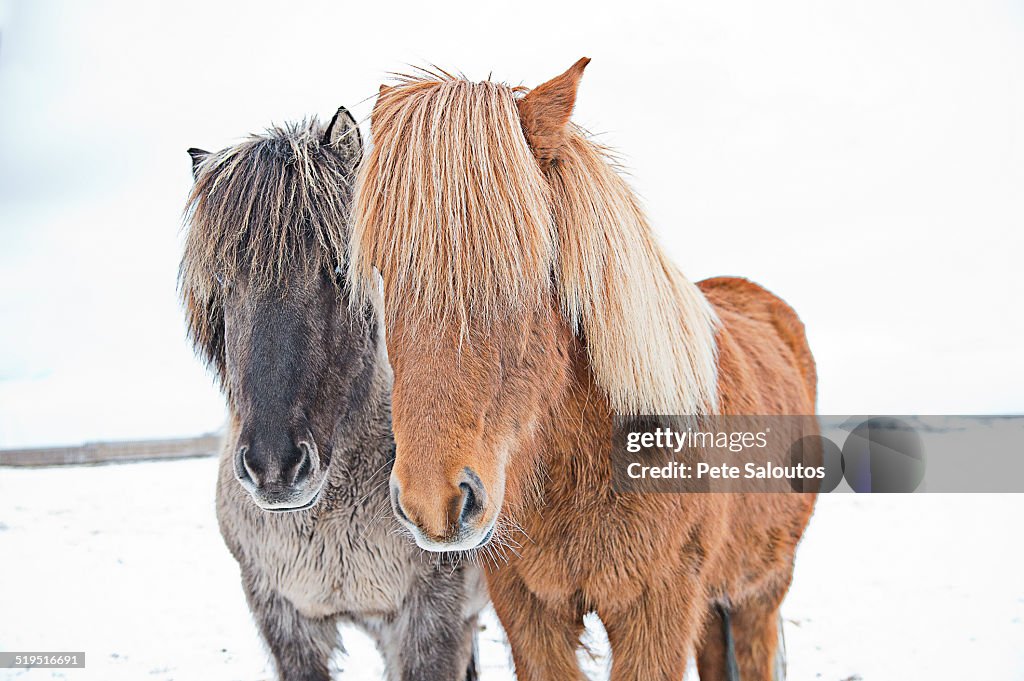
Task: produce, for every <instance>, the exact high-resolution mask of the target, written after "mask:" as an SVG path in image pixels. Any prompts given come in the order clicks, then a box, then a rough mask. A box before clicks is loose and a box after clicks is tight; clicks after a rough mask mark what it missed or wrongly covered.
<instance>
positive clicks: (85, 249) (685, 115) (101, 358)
mask: <svg viewBox="0 0 1024 681" xmlns="http://www.w3.org/2000/svg"><path fill="white" fill-rule="evenodd" d="M570 5H571V3H556V2H550V1H545V2H532V1H527V2H524V1H522V0H520V1H517V2H514V3H501V2H480V1H479V0H475V1H472V2H450V3H443V2H437V3H423V2H404V1H402V2H398V1H393V0H392V1H386V2H365V3H342V2H331V3H302V2H291V3H279V2H278V3H270V2H266V3H264V2H245V3H238V4H236V5H233V6H229V5H228V4H227V3H211V2H175V3H140V2H130V1H125V2H88V3H82V2H49V1H46V0H25V1H24V2H13V3H7V4H3V3H2V2H0V30H2V43H0V447H3V446H21V445H35V444H51V443H70V442H79V441H83V440H94V439H101V438H102V439H109V438H135V437H161V436H170V435H188V434H193V433H200V432H204V431H209V430H211V429H215V428H217V427H219V426H220V424H221V422H222V420H223V408H222V403H221V398H220V396H219V394H218V393H217V392H216V390H215V389H214V387H213V385H212V382H211V380H210V378H209V376H208V375H207V374H206V372H205V370H204V369H203V368H202V367H201V366H200V364H199V363H198V361H196V360H195V359H194V357H193V356H192V352H191V349H190V348H189V347H188V345H187V344H186V342H185V338H184V330H183V323H182V317H181V313H180V310H179V308H178V304H177V299H176V293H175V273H176V267H177V261H178V257H179V248H180V233H179V229H180V214H181V209H182V207H183V202H184V198H185V195H186V193H187V191H188V188H189V184H190V180H191V178H190V166H189V159H188V156H187V155H186V154H185V149H186V148H187V147H190V146H200V147H205V148H207V149H215V148H220V147H222V146H225V145H227V144H230V143H231V142H233V141H234V140H236V139H238V138H239V137H241V136H242V135H244V134H245V133H248V132H251V131H258V130H260V129H262V128H263V127H265V126H266V125H267V124H268V123H270V122H281V121H286V120H291V119H295V118H301V117H303V116H308V115H314V114H316V115H319V116H321V117H327V116H329V115H330V114H331V113H332V112H333V110H334V109H335V108H336V107H337V106H338V105H339V104H344V105H346V106H348V107H349V108H350V109H352V110H353V112H354V113H355V114H356V115H357V117H360V118H363V117H365V116H367V115H368V114H369V111H370V108H371V106H372V98H371V96H372V95H373V94H374V93H376V91H377V86H378V84H379V83H380V82H381V80H382V79H383V78H384V77H385V76H386V73H387V72H389V71H393V70H401V69H403V68H405V65H406V64H427V63H436V64H438V65H441V66H443V67H446V68H451V69H459V70H462V71H464V72H465V73H466V74H467V75H468V76H469V77H471V78H474V79H482V78H485V77H487V76H488V74H489V73H492V72H493V77H494V78H495V79H496V80H503V81H507V82H510V83H513V84H525V85H536V84H538V83H540V82H542V81H543V80H545V79H547V78H549V77H551V76H553V75H555V74H557V73H559V72H561V71H562V70H564V69H565V68H567V67H568V66H569V65H570V64H572V63H573V62H574V61H575V60H576V59H577V58H578V57H581V56H584V55H585V56H590V57H592V58H593V60H594V61H593V63H592V64H591V65H590V66H589V67H588V69H587V73H586V75H585V76H584V79H583V84H582V86H581V92H580V98H579V102H578V105H577V109H576V120H577V121H578V122H580V123H582V124H583V125H585V126H586V127H588V128H589V129H591V130H592V131H594V132H597V133H600V134H601V135H602V139H603V140H604V141H605V142H607V143H610V144H612V145H613V146H616V147H618V148H619V150H620V151H621V152H622V153H623V155H624V156H625V158H626V161H627V163H628V165H629V166H630V168H631V169H632V177H631V181H632V182H633V184H634V186H635V187H636V188H637V189H638V191H639V192H640V193H641V194H642V196H643V197H644V200H645V202H646V205H647V207H648V210H649V212H650V214H651V216H652V219H653V223H654V225H655V227H656V229H657V231H658V233H659V236H660V238H661V240H662V243H663V244H664V245H665V246H666V248H668V249H669V251H670V252H671V254H672V255H673V257H674V259H675V260H676V262H677V263H678V264H679V266H680V267H681V268H682V270H683V272H685V273H686V274H687V275H688V276H689V277H690V278H692V279H700V278H703V277H707V276H713V275H718V274H739V275H744V276H748V277H750V278H752V279H754V280H756V281H758V282H760V283H762V284H764V285H765V286H767V287H769V288H770V289H772V290H773V291H775V292H776V293H778V294H779V295H781V296H782V297H784V298H785V299H786V300H787V301H789V302H790V303H791V304H792V305H793V306H794V307H795V308H796V310H797V311H798V312H799V313H800V314H801V316H802V317H803V319H804V320H805V322H806V324H807V327H808V332H809V336H810V340H811V344H812V349H813V350H814V352H815V354H816V356H817V360H818V365H819V376H820V403H819V410H820V411H821V412H822V413H836V414H845V413H986V412H993V413H1003V412H1018V413H1019V412H1021V411H1024V357H1022V345H1024V343H1022V341H1024V303H1022V299H1024V295H1022V294H1024V283H1022V277H1021V264H1020V263H1021V256H1022V254H1024V234H1022V233H1024V198H1022V188H1024V133H1022V130H1024V39H1022V38H1024V35H1022V34H1024V3H1020V2H986V1H984V0H972V2H962V1H956V2H947V1H944V0H942V1H937V0H921V1H905V0H871V1H866V2H855V3H854V2H847V1H842V0H832V1H825V0H806V1H793V0H776V1H775V2H771V3H766V2H760V1H758V0H751V1H749V2H736V1H724V2H723V1H722V0H715V1H714V2H710V1H706V2H699V3H698V2H679V1H678V0H676V1H671V2H669V1H666V2H649V1H636V2H631V3H628V4H626V5H618V6H615V7H612V6H611V5H608V6H604V5H602V4H601V3H594V2H581V3H577V4H576V6H575V7H571V6H570Z"/></svg>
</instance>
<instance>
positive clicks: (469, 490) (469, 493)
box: [459, 467, 487, 523]
mask: <svg viewBox="0 0 1024 681" xmlns="http://www.w3.org/2000/svg"><path fill="white" fill-rule="evenodd" d="M459 489H460V490H462V511H461V512H460V513H459V522H460V523H466V522H467V521H469V520H473V519H475V518H476V517H478V516H480V515H482V514H483V512H484V505H485V504H486V503H487V494H486V492H484V484H483V482H482V481H481V480H480V476H478V475H477V474H476V473H475V472H474V471H473V469H472V468H468V467H467V468H464V469H463V470H462V482H460V483H459Z"/></svg>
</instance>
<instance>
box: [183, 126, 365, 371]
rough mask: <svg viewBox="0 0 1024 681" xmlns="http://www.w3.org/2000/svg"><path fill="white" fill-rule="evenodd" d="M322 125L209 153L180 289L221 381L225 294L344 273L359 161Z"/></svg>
mask: <svg viewBox="0 0 1024 681" xmlns="http://www.w3.org/2000/svg"><path fill="white" fill-rule="evenodd" d="M325 132H326V129H325V126H324V125H322V124H321V123H320V122H319V121H318V120H317V119H315V118H314V119H312V120H309V121H302V122H301V123H293V124H288V125H285V126H282V127H272V128H270V129H268V130H267V131H266V132H265V133H263V134H261V135H252V136H250V137H248V138H247V139H245V140H243V141H242V142H240V143H239V144H236V145H234V146H231V147H228V148H227V149H223V150H221V151H218V152H215V153H211V154H209V155H208V156H207V157H206V158H205V159H203V161H202V163H200V164H199V166H198V167H197V168H196V178H195V184H194V185H193V187H192V191H191V193H190V195H189V198H188V204H187V207H186V209H185V223H186V229H187V236H186V240H185V250H184V254H183V256H182V259H181V265H180V267H179V270H178V288H179V292H180V294H181V300H182V303H183V304H184V306H185V313H186V316H187V321H188V334H189V338H190V339H191V340H192V342H193V344H194V345H195V348H196V350H197V352H199V353H200V354H201V355H202V356H203V358H204V359H205V360H206V362H207V363H208V364H209V365H211V367H213V368H215V369H216V371H217V373H218V374H219V375H221V378H223V369H224V339H223V304H222V300H221V295H222V285H223V284H224V283H226V282H230V281H232V280H235V279H238V278H240V277H244V279H245V281H246V283H247V286H248V288H249V290H250V292H255V293H259V292H263V291H266V290H268V289H270V288H271V287H273V286H283V285H287V283H288V280H289V277H290V276H292V275H293V274H294V273H296V272H309V271H315V270H324V271H331V270H334V269H335V268H336V267H340V266H343V264H344V261H345V251H346V248H345V242H346V240H347V225H348V219H349V204H350V203H351V198H352V180H353V175H354V172H355V165H356V164H357V163H358V160H359V158H358V155H354V156H353V155H352V154H351V153H349V151H350V149H351V147H345V146H344V145H342V146H339V147H335V146H333V145H330V144H328V143H327V141H325V139H324V136H325Z"/></svg>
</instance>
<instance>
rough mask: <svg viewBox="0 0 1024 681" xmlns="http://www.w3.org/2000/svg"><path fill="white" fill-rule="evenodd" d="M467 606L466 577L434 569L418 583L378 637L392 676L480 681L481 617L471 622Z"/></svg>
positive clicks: (408, 680) (411, 680) (403, 680)
mask: <svg viewBox="0 0 1024 681" xmlns="http://www.w3.org/2000/svg"><path fill="white" fill-rule="evenodd" d="M460 572H461V571H460ZM461 574H462V575H463V576H464V575H465V573H464V572H461ZM465 604H466V593H465V588H464V579H456V578H455V575H454V574H449V573H448V571H447V570H444V571H443V572H442V571H441V570H438V569H435V570H432V571H431V572H430V573H429V574H428V575H425V576H424V578H423V579H420V580H417V582H416V584H415V586H414V587H413V588H412V589H411V590H410V591H409V593H408V594H406V597H405V599H404V600H403V602H402V606H401V609H400V610H399V612H398V613H397V614H396V615H395V617H394V618H393V619H391V620H390V621H389V622H388V623H387V624H386V625H383V626H382V627H381V629H380V631H379V632H378V633H377V639H378V642H379V645H380V649H381V654H382V655H383V657H384V663H385V666H386V667H387V670H388V678H389V679H394V680H395V681H473V680H474V679H476V659H475V657H476V656H475V652H476V631H477V618H476V615H472V616H469V617H468V618H467V616H466V613H465V607H464V606H465Z"/></svg>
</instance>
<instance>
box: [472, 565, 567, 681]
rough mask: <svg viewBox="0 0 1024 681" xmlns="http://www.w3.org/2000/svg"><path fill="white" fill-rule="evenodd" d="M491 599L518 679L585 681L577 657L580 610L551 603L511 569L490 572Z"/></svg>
mask: <svg viewBox="0 0 1024 681" xmlns="http://www.w3.org/2000/svg"><path fill="white" fill-rule="evenodd" d="M488 587H489V589H490V592H491V602H492V603H493V604H494V610H495V612H497V613H498V619H500V620H501V624H502V626H503V627H504V628H505V634H506V635H507V636H508V642H509V646H510V647H511V648H512V660H513V663H514V664H515V669H516V678H517V679H518V681H551V680H552V679H557V680H558V681H573V680H574V679H575V680H577V681H586V679H587V677H586V676H585V675H584V674H583V671H582V670H581V669H580V666H579V662H578V661H577V659H576V650H577V649H578V648H579V647H580V636H581V635H582V634H583V613H582V612H578V611H577V609H575V608H573V607H572V606H571V605H569V604H566V605H565V606H563V607H551V606H550V605H548V604H546V603H544V602H542V601H541V600H540V599H539V598H537V596H535V595H534V594H533V593H532V592H531V591H530V590H529V589H527V588H526V585H525V584H524V583H523V581H522V580H521V579H520V578H519V577H518V576H517V575H516V574H515V573H514V571H513V570H511V569H504V570H497V571H495V572H493V573H491V574H490V575H489V579H488Z"/></svg>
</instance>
